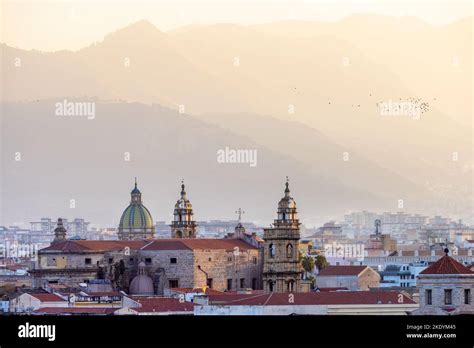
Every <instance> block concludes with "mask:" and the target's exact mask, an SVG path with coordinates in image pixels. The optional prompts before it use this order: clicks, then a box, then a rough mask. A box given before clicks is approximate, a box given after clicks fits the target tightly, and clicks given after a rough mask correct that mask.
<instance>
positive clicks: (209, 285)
mask: <svg viewBox="0 0 474 348" xmlns="http://www.w3.org/2000/svg"><path fill="white" fill-rule="evenodd" d="M207 286H208V287H209V288H211V289H212V278H207Z"/></svg>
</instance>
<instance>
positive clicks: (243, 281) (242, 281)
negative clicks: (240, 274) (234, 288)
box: [240, 278, 245, 289]
mask: <svg viewBox="0 0 474 348" xmlns="http://www.w3.org/2000/svg"><path fill="white" fill-rule="evenodd" d="M240 288H241V289H243V288H245V278H240Z"/></svg>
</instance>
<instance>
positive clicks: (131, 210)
mask: <svg viewBox="0 0 474 348" xmlns="http://www.w3.org/2000/svg"><path fill="white" fill-rule="evenodd" d="M130 195H131V201H130V204H129V206H128V207H127V208H126V209H125V210H124V212H123V213H122V216H121V217H120V223H119V228H118V234H119V238H120V239H121V240H136V239H149V238H153V236H154V233H155V226H154V225H153V218H152V217H151V214H150V211H149V210H148V209H147V208H146V207H145V206H144V205H143V203H142V193H141V192H140V190H139V189H138V187H137V181H136V179H135V187H134V189H133V190H132V192H131V193H130Z"/></svg>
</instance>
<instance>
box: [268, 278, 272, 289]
mask: <svg viewBox="0 0 474 348" xmlns="http://www.w3.org/2000/svg"><path fill="white" fill-rule="evenodd" d="M268 290H269V291H270V292H273V281H272V280H269V281H268Z"/></svg>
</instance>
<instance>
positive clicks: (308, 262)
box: [301, 255, 314, 278]
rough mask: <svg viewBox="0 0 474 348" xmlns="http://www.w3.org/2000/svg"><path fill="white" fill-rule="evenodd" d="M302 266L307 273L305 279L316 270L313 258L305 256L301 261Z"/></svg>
mask: <svg viewBox="0 0 474 348" xmlns="http://www.w3.org/2000/svg"><path fill="white" fill-rule="evenodd" d="M301 265H302V266H303V269H304V272H305V278H306V277H307V275H308V273H312V272H313V270H314V259H313V258H312V257H311V256H308V255H307V256H304V257H303V258H302V259H301Z"/></svg>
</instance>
